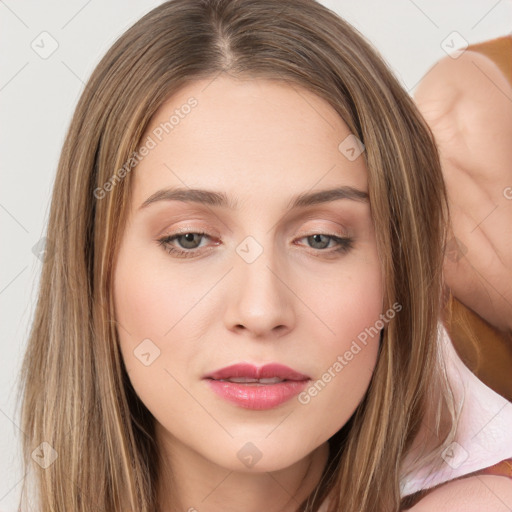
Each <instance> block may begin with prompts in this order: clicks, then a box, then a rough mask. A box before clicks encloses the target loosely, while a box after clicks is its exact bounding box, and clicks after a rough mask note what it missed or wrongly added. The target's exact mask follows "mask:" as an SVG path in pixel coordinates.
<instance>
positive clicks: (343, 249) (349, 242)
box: [158, 231, 354, 258]
mask: <svg viewBox="0 0 512 512" xmlns="http://www.w3.org/2000/svg"><path fill="white" fill-rule="evenodd" d="M185 235H199V236H201V237H207V238H212V237H210V236H209V235H208V234H207V233H204V232H202V231H185V232H180V233H176V234H174V235H168V236H165V237H163V238H160V239H159V240H158V242H159V245H161V246H162V247H163V249H164V250H165V251H166V252H168V253H169V254H171V255H174V256H176V257H177V258H193V257H195V256H196V255H197V254H196V253H197V249H189V250H182V249H176V247H173V246H171V245H170V243H171V242H172V241H174V240H176V239H178V238H180V237H182V236H185ZM315 235H321V236H326V237H328V238H330V239H331V240H334V241H335V242H336V243H337V244H338V248H337V249H334V250H331V251H328V250H327V249H313V251H318V252H326V253H327V254H330V255H332V254H333V253H335V254H345V253H347V252H349V251H350V250H351V249H352V247H353V242H354V240H353V239H352V238H348V237H339V236H336V235H330V234H328V233H313V234H311V235H305V236H303V237H300V238H298V239H297V240H302V239H303V238H309V237H312V236H315Z"/></svg>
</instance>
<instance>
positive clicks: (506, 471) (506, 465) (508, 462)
mask: <svg viewBox="0 0 512 512" xmlns="http://www.w3.org/2000/svg"><path fill="white" fill-rule="evenodd" d="M476 474H477V475H499V476H507V477H508V478H512V459H505V460H502V461H501V462H498V463H497V464H494V466H490V467H488V468H485V469H482V470H480V471H477V472H476Z"/></svg>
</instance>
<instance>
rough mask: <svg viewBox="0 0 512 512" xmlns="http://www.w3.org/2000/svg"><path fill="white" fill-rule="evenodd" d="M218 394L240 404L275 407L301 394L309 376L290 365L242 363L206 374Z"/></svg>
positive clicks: (259, 407)
mask: <svg viewBox="0 0 512 512" xmlns="http://www.w3.org/2000/svg"><path fill="white" fill-rule="evenodd" d="M204 379H205V380H207V382H208V384H209V385H210V387H211V389H212V390H213V391H214V392H215V393H217V394H218V395H219V396H221V397H222V398H224V399H225V400H228V401H229V402H232V403H234V404H236V405H238V406H240V407H244V408H246V409H254V410H264V409H272V408H273V407H277V406H278V405H281V404H282V403H284V402H286V401H288V400H290V399H291V398H292V397H294V396H295V395H297V394H299V393H300V392H301V391H302V390H303V389H304V388H305V387H306V385H307V383H308V382H309V381H310V380H311V379H310V377H308V376H307V375H304V374H302V373H299V372H297V371H295V370H292V369H291V368H289V367H288V366H284V365H282V364H277V363H272V364H266V365H264V366H260V367H258V366H255V365H253V364H249V363H239V364H234V365H231V366H227V367H226V368H222V369H220V370H217V371H214V372H212V373H210V374H208V375H206V376H205V377H204Z"/></svg>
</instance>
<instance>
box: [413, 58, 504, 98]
mask: <svg viewBox="0 0 512 512" xmlns="http://www.w3.org/2000/svg"><path fill="white" fill-rule="evenodd" d="M500 89H501V90H502V92H500ZM507 89H510V82H509V81H508V80H507V77H506V76H505V75H504V74H503V72H502V71H501V69H500V68H499V67H498V65H497V64H496V63H495V62H494V61H493V60H492V59H490V58H489V57H487V56H485V55H483V54H481V53H479V52H476V51H471V50H467V51H465V52H464V53H462V54H461V55H460V56H459V57H458V58H456V59H454V58H452V57H449V56H447V57H444V58H442V59H441V60H439V61H438V62H436V63H435V64H434V65H433V66H432V67H431V68H430V69H429V70H428V71H427V73H426V74H425V75H424V77H423V78H422V80H421V82H420V83H419V85H418V87H417V88H416V90H415V92H414V98H415V100H416V101H417V103H419V104H421V103H422V102H423V101H428V100H430V99H433V98H434V97H435V98H436V99H441V100H443V101H444V102H445V103H450V102H452V101H453V100H454V99H466V98H471V97H478V96H479V95H486V96H488V95H489V93H490V92H492V93H493V94H492V95H491V98H494V97H495V98H496V99H498V98H499V97H500V96H503V99H505V100H506V93H507ZM504 95H505V96H504ZM483 99H489V98H488V97H487V98H485V97H483Z"/></svg>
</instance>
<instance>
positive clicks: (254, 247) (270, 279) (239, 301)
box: [228, 233, 293, 334]
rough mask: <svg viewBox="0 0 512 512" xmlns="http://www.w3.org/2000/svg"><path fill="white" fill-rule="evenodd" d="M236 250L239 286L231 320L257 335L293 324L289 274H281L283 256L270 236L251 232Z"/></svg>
mask: <svg viewBox="0 0 512 512" xmlns="http://www.w3.org/2000/svg"><path fill="white" fill-rule="evenodd" d="M256 237H258V238H259V240H258V239H257V238H256ZM260 240H261V241H260ZM236 253H237V258H236V263H235V268H236V272H235V279H236V282H235V284H234V286H235V287H236V289H235V290H234V293H233V294H232V300H233V302H232V303H231V305H230V308H229V311H230V314H229V319H228V322H229V323H231V324H232V325H231V326H232V327H234V326H244V327H245V328H246V329H248V330H250V331H254V332H255V333H256V332H257V333H258V334H264V333H265V332H270V331H272V330H273V329H275V328H277V327H279V328H280V329H283V326H285V327H288V328H289V327H291V323H292V321H293V314H292V313H293V312H292V309H291V308H292V304H291V302H290V300H291V299H290V293H289V291H288V288H287V286H286V285H285V282H286V277H285V276H284V275H280V274H281V273H282V271H281V270H279V269H280V268H281V265H279V262H280V261H281V258H280V257H279V254H277V248H276V247H275V244H274V243H273V242H272V238H271V236H269V235H268V233H267V234H266V235H260V236H258V235H256V236H253V235H248V236H247V237H246V238H244V239H243V240H242V241H241V242H240V243H239V244H238V246H237V247H236Z"/></svg>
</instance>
